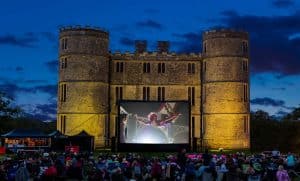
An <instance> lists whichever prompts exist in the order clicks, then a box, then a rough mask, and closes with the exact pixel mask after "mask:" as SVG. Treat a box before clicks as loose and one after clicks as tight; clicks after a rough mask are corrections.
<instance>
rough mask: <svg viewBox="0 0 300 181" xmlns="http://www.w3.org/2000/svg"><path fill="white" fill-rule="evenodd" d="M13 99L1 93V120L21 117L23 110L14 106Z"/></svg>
mask: <svg viewBox="0 0 300 181" xmlns="http://www.w3.org/2000/svg"><path fill="white" fill-rule="evenodd" d="M13 101H14V100H13V98H11V97H9V96H6V95H5V94H4V93H2V92H0V118H1V117H11V118H14V117H17V116H20V114H21V112H22V110H21V108H19V107H17V106H15V107H13V106H12V102H13Z"/></svg>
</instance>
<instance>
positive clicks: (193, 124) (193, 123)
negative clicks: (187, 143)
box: [191, 116, 195, 138]
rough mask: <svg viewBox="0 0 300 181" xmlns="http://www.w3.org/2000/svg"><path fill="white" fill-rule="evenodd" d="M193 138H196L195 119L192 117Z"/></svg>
mask: <svg viewBox="0 0 300 181" xmlns="http://www.w3.org/2000/svg"><path fill="white" fill-rule="evenodd" d="M191 132H192V135H191V136H192V138H194V137H195V117H194V116H192V131H191Z"/></svg>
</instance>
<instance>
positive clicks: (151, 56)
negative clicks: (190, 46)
mask: <svg viewBox="0 0 300 181" xmlns="http://www.w3.org/2000/svg"><path fill="white" fill-rule="evenodd" d="M111 56H112V59H113V60H114V59H116V60H121V59H123V60H160V59H166V60H168V59H170V60H174V59H186V60H194V59H199V58H201V57H202V54H201V53H197V54H196V53H176V52H162V53H159V52H155V51H154V52H143V53H131V52H128V51H127V52H125V53H121V52H120V51H115V52H114V53H112V54H111Z"/></svg>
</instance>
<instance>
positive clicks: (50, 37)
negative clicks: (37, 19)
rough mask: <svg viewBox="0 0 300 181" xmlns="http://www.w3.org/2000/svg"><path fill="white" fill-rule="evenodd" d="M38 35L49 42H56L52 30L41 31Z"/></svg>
mask: <svg viewBox="0 0 300 181" xmlns="http://www.w3.org/2000/svg"><path fill="white" fill-rule="evenodd" d="M40 35H41V36H42V37H44V38H46V39H47V40H48V41H50V42H57V41H58V40H57V36H56V35H55V34H53V33H52V32H41V33H40Z"/></svg>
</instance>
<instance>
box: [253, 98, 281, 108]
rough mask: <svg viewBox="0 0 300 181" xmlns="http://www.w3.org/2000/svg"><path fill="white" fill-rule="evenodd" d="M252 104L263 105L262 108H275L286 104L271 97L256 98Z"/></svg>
mask: <svg viewBox="0 0 300 181" xmlns="http://www.w3.org/2000/svg"><path fill="white" fill-rule="evenodd" d="M250 103H251V104H253V105H261V106H273V107H283V106H285V102H284V101H283V100H275V99H272V98H269V97H264V98H255V99H252V100H251V101H250Z"/></svg>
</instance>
